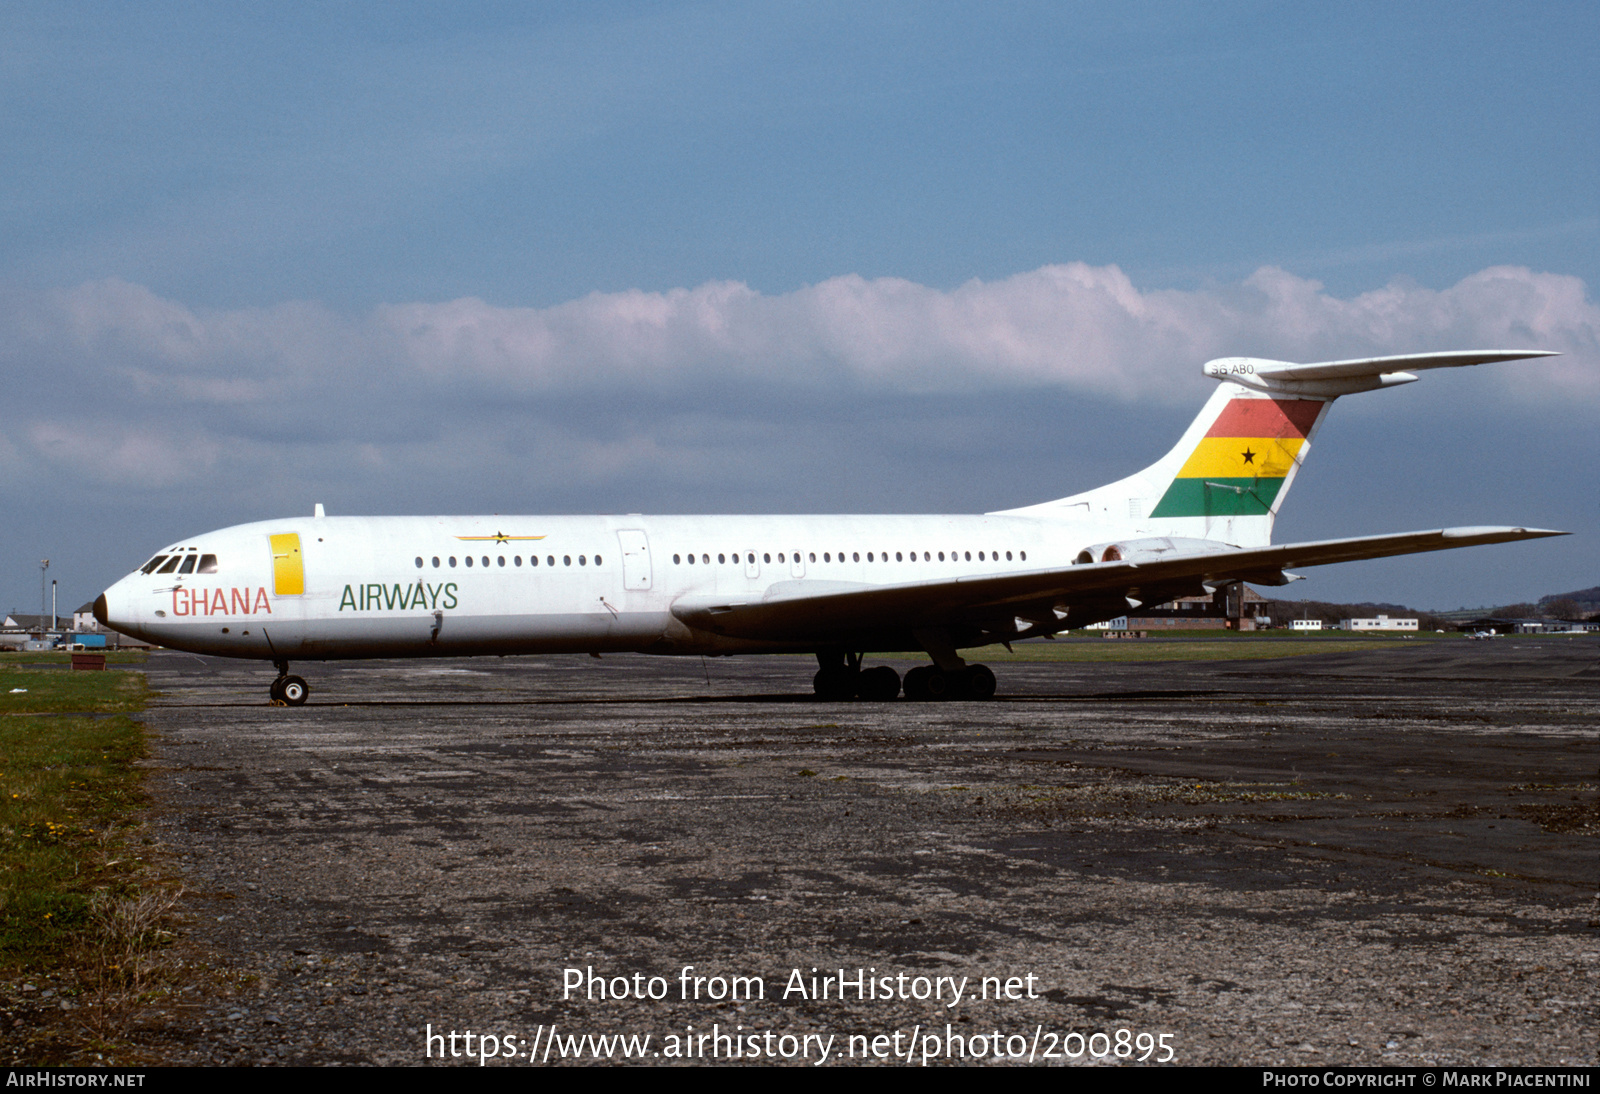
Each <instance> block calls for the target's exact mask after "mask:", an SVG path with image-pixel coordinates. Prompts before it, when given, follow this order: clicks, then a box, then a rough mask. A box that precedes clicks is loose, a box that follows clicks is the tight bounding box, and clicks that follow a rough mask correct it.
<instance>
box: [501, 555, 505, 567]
mask: <svg viewBox="0 0 1600 1094" xmlns="http://www.w3.org/2000/svg"><path fill="white" fill-rule="evenodd" d="M505 564H506V556H505V555H501V556H500V565H502V566H504V565H505Z"/></svg>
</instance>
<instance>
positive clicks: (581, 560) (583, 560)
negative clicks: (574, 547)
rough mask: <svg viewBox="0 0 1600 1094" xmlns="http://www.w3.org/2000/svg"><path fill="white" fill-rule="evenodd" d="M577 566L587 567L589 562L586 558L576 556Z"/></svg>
mask: <svg viewBox="0 0 1600 1094" xmlns="http://www.w3.org/2000/svg"><path fill="white" fill-rule="evenodd" d="M578 565H579V566H587V565H589V560H588V559H587V558H585V557H583V556H582V555H579V556H578Z"/></svg>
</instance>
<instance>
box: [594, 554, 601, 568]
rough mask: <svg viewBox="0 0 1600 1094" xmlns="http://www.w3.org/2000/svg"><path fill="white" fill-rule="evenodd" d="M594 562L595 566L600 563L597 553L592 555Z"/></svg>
mask: <svg viewBox="0 0 1600 1094" xmlns="http://www.w3.org/2000/svg"><path fill="white" fill-rule="evenodd" d="M594 564H595V565H596V566H598V565H600V556H599V555H595V556H594Z"/></svg>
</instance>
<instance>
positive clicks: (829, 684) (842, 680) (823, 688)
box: [811, 665, 860, 702]
mask: <svg viewBox="0 0 1600 1094" xmlns="http://www.w3.org/2000/svg"><path fill="white" fill-rule="evenodd" d="M859 675H860V674H859V673H857V672H853V671H852V670H850V669H849V668H847V667H846V666H844V665H826V666H824V667H822V668H820V669H818V670H817V674H816V675H815V676H813V677H812V678H811V689H812V690H813V691H815V692H816V693H817V698H818V699H826V700H828V701H830V702H842V701H844V700H846V699H854V698H855V697H856V684H857V677H858V676H859Z"/></svg>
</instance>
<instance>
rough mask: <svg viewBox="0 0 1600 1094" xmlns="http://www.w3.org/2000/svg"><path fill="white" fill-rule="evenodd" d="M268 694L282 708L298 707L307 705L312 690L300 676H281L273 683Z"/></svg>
mask: <svg viewBox="0 0 1600 1094" xmlns="http://www.w3.org/2000/svg"><path fill="white" fill-rule="evenodd" d="M267 694H268V695H269V696H271V697H272V701H273V702H274V703H277V704H279V705H281V706H286V707H298V706H304V705H305V702H306V698H307V697H308V696H310V694H311V689H310V688H309V687H308V686H306V682H305V680H304V679H302V678H301V677H299V676H280V677H278V678H277V679H276V680H274V681H273V682H272V686H271V687H269V688H268V689H267Z"/></svg>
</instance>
